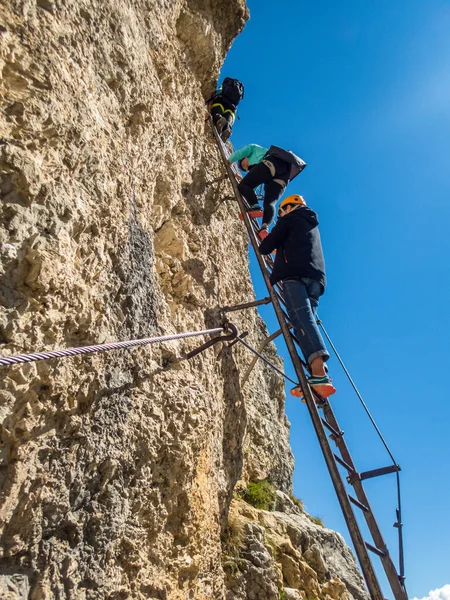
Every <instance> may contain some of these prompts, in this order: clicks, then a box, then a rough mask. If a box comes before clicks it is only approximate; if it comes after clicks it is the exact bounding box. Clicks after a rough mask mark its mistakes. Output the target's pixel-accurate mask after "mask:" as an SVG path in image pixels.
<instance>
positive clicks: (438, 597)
mask: <svg viewBox="0 0 450 600" xmlns="http://www.w3.org/2000/svg"><path fill="white" fill-rule="evenodd" d="M413 600H450V584H448V583H447V584H446V585H444V586H443V587H441V588H438V589H436V590H431V592H428V596H424V597H423V598H420V599H419V598H413Z"/></svg>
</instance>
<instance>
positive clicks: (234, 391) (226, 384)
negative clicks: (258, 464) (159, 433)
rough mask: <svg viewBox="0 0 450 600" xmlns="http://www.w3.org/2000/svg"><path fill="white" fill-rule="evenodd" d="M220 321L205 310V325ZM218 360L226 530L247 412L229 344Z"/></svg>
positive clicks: (222, 502) (221, 496)
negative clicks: (221, 404)
mask: <svg viewBox="0 0 450 600" xmlns="http://www.w3.org/2000/svg"><path fill="white" fill-rule="evenodd" d="M219 322H220V318H219V310H218V309H212V310H210V309H209V310H207V311H206V313H205V325H206V326H207V327H217V323H219ZM217 359H218V360H220V361H221V365H220V368H221V376H222V378H223V397H224V401H225V405H224V408H223V445H222V449H223V452H222V456H223V470H224V475H225V480H226V487H225V489H224V490H222V493H221V494H219V506H220V518H221V523H220V525H221V530H222V533H223V532H224V531H225V528H226V526H227V522H228V509H229V506H230V502H231V500H232V498H233V491H234V486H235V485H236V483H237V482H238V481H239V479H240V478H241V475H242V467H243V464H244V455H243V446H244V444H243V441H244V436H245V432H246V429H247V411H246V407H245V402H244V397H243V395H242V391H241V383H240V373H239V370H238V368H237V366H236V362H235V360H234V356H233V349H232V348H229V347H228V343H225V344H223V346H222V349H221V350H220V352H219V355H218V357H217Z"/></svg>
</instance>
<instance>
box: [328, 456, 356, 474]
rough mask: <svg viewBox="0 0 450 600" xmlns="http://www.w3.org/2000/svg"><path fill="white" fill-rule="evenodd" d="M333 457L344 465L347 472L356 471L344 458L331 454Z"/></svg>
mask: <svg viewBox="0 0 450 600" xmlns="http://www.w3.org/2000/svg"><path fill="white" fill-rule="evenodd" d="M333 456H334V458H335V459H336V461H337V462H338V463H339V464H340V465H342V466H343V467H344V469H347V471H348V472H349V473H356V471H355V469H354V468H353V467H351V466H350V465H349V464H347V463H346V462H345V460H342V458H340V457H339V456H337V454H333Z"/></svg>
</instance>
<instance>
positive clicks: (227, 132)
mask: <svg viewBox="0 0 450 600" xmlns="http://www.w3.org/2000/svg"><path fill="white" fill-rule="evenodd" d="M222 118H223V117H222ZM231 131H232V130H231V127H230V125H229V124H228V123H227V124H226V125H225V127H224V128H223V129H222V133H221V134H220V137H221V138H222V142H226V141H227V140H228V138H229V137H230V136H231Z"/></svg>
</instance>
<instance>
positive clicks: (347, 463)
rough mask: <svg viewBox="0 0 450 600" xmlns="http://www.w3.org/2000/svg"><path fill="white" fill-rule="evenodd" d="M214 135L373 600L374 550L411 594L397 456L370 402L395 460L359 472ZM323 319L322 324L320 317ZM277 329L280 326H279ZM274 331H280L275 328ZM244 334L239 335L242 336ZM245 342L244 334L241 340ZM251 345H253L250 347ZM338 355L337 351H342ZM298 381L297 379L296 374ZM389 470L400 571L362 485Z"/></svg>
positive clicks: (399, 597)
mask: <svg viewBox="0 0 450 600" xmlns="http://www.w3.org/2000/svg"><path fill="white" fill-rule="evenodd" d="M212 131H213V135H214V138H215V140H216V143H217V146H218V148H219V152H220V155H221V158H222V161H223V164H224V166H225V169H226V172H227V173H228V176H229V179H230V183H231V185H232V187H233V192H234V195H235V198H236V200H237V203H238V205H239V210H240V213H241V214H242V216H243V221H244V223H245V226H246V228H247V232H248V235H249V238H250V243H251V245H252V247H253V249H254V251H255V255H256V259H257V261H258V265H259V267H260V270H261V273H262V276H263V278H264V281H265V284H266V287H267V290H268V292H269V297H270V300H271V302H272V307H273V309H274V311H275V314H276V316H277V319H278V322H279V325H280V330H281V333H282V335H283V337H284V340H285V342H286V346H287V349H288V352H289V355H290V358H291V361H292V364H293V366H294V369H295V372H296V375H297V377H298V382H294V383H295V385H300V386H301V388H302V390H303V393H304V399H305V400H306V405H307V408H308V412H309V414H310V417H311V420H312V423H313V426H314V430H315V432H316V436H317V438H318V441H319V444H320V447H321V450H322V453H323V455H324V458H325V462H326V465H327V467H328V471H329V473H330V476H331V480H332V482H333V486H334V489H335V491H336V495H337V498H338V501H339V504H340V506H341V510H342V513H343V515H344V518H345V521H346V524H347V527H348V530H349V533H350V537H351V539H352V542H353V546H354V548H355V552H356V555H357V557H358V560H359V564H360V566H361V571H362V573H363V576H364V579H365V582H366V585H367V589H368V591H369V594H370V596H371V598H372V600H384V594H383V592H382V590H381V586H380V583H379V581H378V577H377V575H376V573H375V569H374V566H373V564H372V560H371V557H370V555H369V552H371V553H373V554H375V555H377V556H378V557H379V558H380V559H381V564H382V566H383V569H384V572H385V574H386V577H387V580H388V582H389V585H390V587H391V590H392V593H393V595H394V597H395V600H407V598H408V596H407V592H406V588H405V575H404V560H403V540H402V533H401V532H402V526H403V524H402V522H401V502H400V485H399V471H400V467H399V465H398V464H397V463H396V461H395V460H394V457H393V455H392V453H391V452H390V450H389V449H388V447H387V444H386V443H385V442H384V439H383V437H382V436H381V433H380V431H379V429H378V427H376V425H375V421H374V420H373V418H372V417H371V415H370V413H369V412H368V409H367V407H366V405H365V404H364V403H363V404H364V406H365V408H366V412H367V413H368V414H369V416H370V418H371V421H372V424H373V425H374V426H375V427H376V430H377V432H378V434H379V435H380V436H381V439H382V441H383V443H384V445H385V448H386V449H387V450H388V453H389V456H390V457H391V459H392V461H393V465H392V466H388V467H382V468H379V469H373V470H371V471H365V472H358V471H357V469H356V466H355V464H354V462H353V459H352V457H351V455H350V451H349V449H348V447H347V444H346V442H345V440H344V432H343V431H342V430H341V428H340V426H339V424H338V421H337V419H336V416H335V414H334V412H333V409H332V407H331V404H330V402H329V400H328V399H325V398H322V397H321V396H319V395H318V394H317V393H315V392H314V391H313V390H311V388H310V386H309V385H308V381H307V376H306V373H305V370H307V369H308V366H307V365H306V364H305V362H304V361H303V360H302V359H301V357H300V356H299V353H298V351H297V347H296V344H297V346H299V344H298V340H296V338H295V335H294V334H293V333H292V332H291V331H290V324H289V318H288V315H287V313H286V311H285V303H284V300H283V285H282V283H281V282H280V283H278V284H276V285H275V286H272V285H271V284H270V280H269V274H270V271H271V269H272V267H273V259H272V257H271V256H270V255H269V256H262V255H261V254H260V252H259V251H258V247H259V239H258V231H259V226H258V223H257V221H256V219H251V218H250V217H249V215H248V213H247V210H248V208H249V205H248V203H247V202H246V200H245V198H243V197H242V196H241V194H240V192H239V189H238V184H237V181H236V177H235V175H236V174H238V170H237V167H236V166H235V165H234V164H233V165H230V163H229V162H228V160H227V158H228V156H229V155H230V153H229V150H228V148H227V146H225V144H223V142H222V141H221V140H220V139H219V136H218V135H217V132H216V131H215V128H214V127H212ZM318 323H319V324H320V326H321V327H322V328H323V326H322V323H321V321H320V320H319V321H318ZM276 333H277V334H278V332H276ZM324 333H325V335H326V337H327V339H328V341H329V342H330V345H331V347H332V348H333V350H334V351H335V352H336V354H337V351H336V349H335V347H334V346H333V345H332V343H331V340H330V338H329V336H328V335H327V334H326V332H325V331H324ZM273 335H274V336H275V337H276V335H275V334H273ZM237 339H238V340H239V336H238V337H237ZM239 341H240V342H242V340H239ZM242 343H243V344H244V345H245V346H246V347H248V345H247V344H246V343H245V342H242ZM249 349H251V348H249ZM251 350H252V352H254V353H257V354H258V356H259V357H260V358H261V359H262V360H264V362H265V363H266V364H268V365H269V366H270V367H271V368H273V369H274V370H275V371H277V372H278V373H279V374H282V375H283V377H286V375H285V374H284V373H282V372H281V371H280V370H279V369H278V368H277V367H276V366H275V365H273V363H271V362H270V361H268V360H267V359H265V357H264V356H263V355H262V354H260V353H259V352H257V351H255V350H254V349H251ZM337 356H338V355H337ZM338 360H340V362H341V365H342V366H344V365H343V362H342V361H341V359H340V357H339V356H338ZM344 370H345V372H346V373H347V376H348V377H349V379H350V381H351V382H352V385H353V387H354V389H355V391H356V386H355V385H354V384H353V380H352V379H351V378H350V375H349V373H348V371H347V370H346V369H345V366H344ZM289 379H290V378H289ZM291 381H293V380H291ZM357 393H358V396H359V398H360V400H361V401H362V397H361V396H360V394H359V392H357ZM319 410H321V411H322V414H323V416H320V414H319ZM328 438H330V439H331V440H332V441H333V442H334V444H335V445H336V447H337V449H338V451H339V454H337V453H335V451H333V449H332V447H331V445H330V441H329V439H328ZM340 468H343V469H344V470H345V471H346V475H345V476H342V475H341V471H340V470H339V469H340ZM388 473H395V474H396V476H397V491H398V508H397V509H396V515H397V522H396V523H395V524H394V527H396V528H397V529H398V532H399V566H400V568H399V571H400V572H399V573H397V570H396V568H395V565H394V563H393V561H392V559H391V557H390V555H389V551H388V548H387V546H386V544H385V542H384V539H383V536H382V534H381V531H380V528H379V526H378V523H377V521H376V519H375V515H374V514H373V511H372V509H371V507H370V504H369V500H368V498H367V495H366V492H365V490H364V487H363V483H362V482H363V481H364V480H365V479H369V478H373V477H378V476H381V475H386V474H388ZM345 482H347V484H350V485H351V486H352V487H353V490H354V492H355V495H356V498H355V497H353V496H352V495H350V494H349V493H348V492H347V488H346V483H345ZM352 505H353V506H355V507H356V508H358V509H359V510H360V511H361V512H362V514H363V516H364V518H365V521H366V525H367V527H368V529H369V531H370V534H371V536H372V540H373V543H369V542H366V541H365V540H364V538H363V535H362V531H361V528H360V526H359V523H358V520H357V518H356V515H355V512H354V509H353V506H352Z"/></svg>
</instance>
